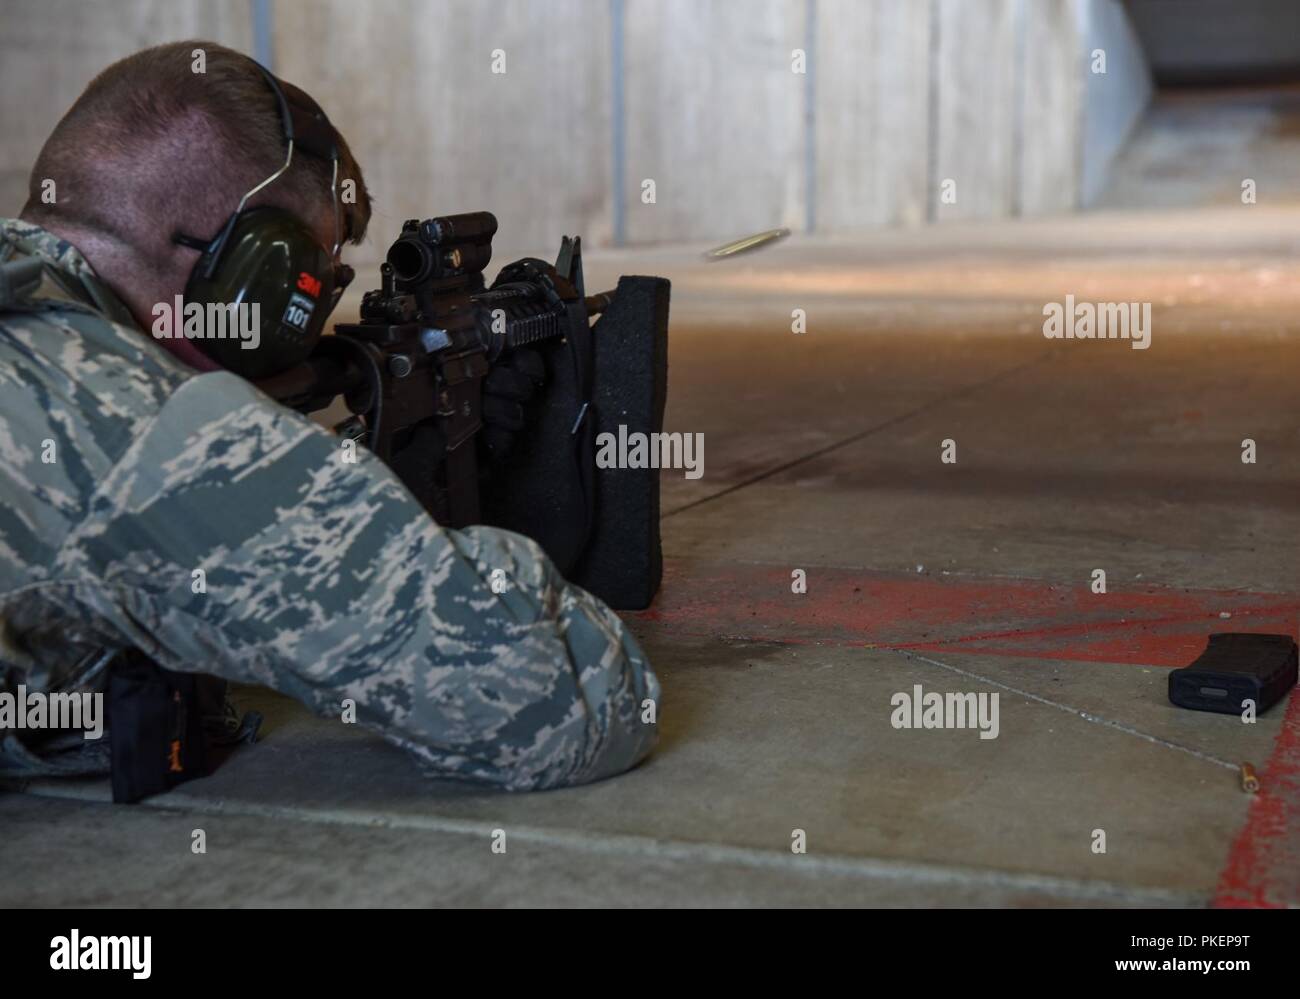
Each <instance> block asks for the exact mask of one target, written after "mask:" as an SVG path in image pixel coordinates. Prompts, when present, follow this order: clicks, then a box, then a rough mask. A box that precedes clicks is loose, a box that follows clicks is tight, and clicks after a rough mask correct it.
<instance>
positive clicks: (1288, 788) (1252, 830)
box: [1214, 688, 1300, 908]
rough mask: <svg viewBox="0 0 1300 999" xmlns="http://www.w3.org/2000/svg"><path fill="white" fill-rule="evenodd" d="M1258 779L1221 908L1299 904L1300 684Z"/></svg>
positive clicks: (1225, 874)
mask: <svg viewBox="0 0 1300 999" xmlns="http://www.w3.org/2000/svg"><path fill="white" fill-rule="evenodd" d="M1274 710H1276V709H1274ZM1259 782H1260V783H1259V793H1258V794H1255V795H1254V796H1253V797H1252V800H1251V802H1250V806H1249V807H1250V811H1249V813H1248V814H1247V817H1246V824H1245V826H1243V827H1242V830H1241V832H1240V833H1238V834H1237V839H1236V840H1235V841H1234V842H1233V844H1232V848H1231V849H1230V850H1229V851H1228V861H1227V863H1226V864H1225V865H1224V867H1223V870H1222V871H1221V872H1220V874H1219V885H1218V890H1217V891H1216V892H1215V898H1214V904H1215V905H1216V906H1223V907H1228V908H1246V907H1267V908H1285V907H1286V906H1288V905H1296V904H1300V688H1296V689H1293V690H1292V691H1291V695H1290V697H1289V698H1288V699H1287V704H1286V715H1285V717H1284V718H1283V719H1282V728H1281V731H1279V732H1278V734H1277V739H1276V740H1275V741H1274V743H1273V752H1272V754H1271V755H1270V756H1269V758H1268V763H1266V764H1265V765H1264V768H1263V770H1261V771H1260V773H1259Z"/></svg>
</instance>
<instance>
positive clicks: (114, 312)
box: [0, 218, 139, 329]
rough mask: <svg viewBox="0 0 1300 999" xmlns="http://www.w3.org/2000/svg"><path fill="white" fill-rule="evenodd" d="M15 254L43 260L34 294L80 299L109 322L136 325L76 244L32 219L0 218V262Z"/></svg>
mask: <svg viewBox="0 0 1300 999" xmlns="http://www.w3.org/2000/svg"><path fill="white" fill-rule="evenodd" d="M16 255H22V256H27V257H37V258H39V259H41V260H42V261H44V262H45V273H44V280H43V281H42V283H41V288H40V290H39V291H38V292H37V296H36V297H39V298H63V299H67V300H69V301H73V302H79V303H81V304H82V305H88V306H90V307H91V308H93V309H95V310H96V311H98V312H100V313H102V314H103V315H104V317H105V318H106V319H109V320H110V321H112V322H115V323H120V324H121V325H123V326H129V327H131V328H132V329H139V326H138V325H137V324H136V321H135V317H134V316H132V315H131V310H130V309H128V308H127V307H126V305H125V304H123V302H122V300H121V299H120V298H118V297H117V295H116V293H114V291H113V290H112V289H111V288H109V286H108V285H107V284H105V283H104V282H103V281H101V280H100V278H99V276H98V275H97V274H96V273H95V270H94V268H93V267H91V266H90V263H89V262H88V261H87V260H86V258H85V256H83V255H82V252H81V251H80V250H78V249H77V248H76V247H75V246H73V245H72V244H71V243H69V242H68V241H67V240H66V239H60V238H59V237H58V236H55V235H54V234H53V233H51V232H47V231H46V230H45V229H42V228H41V227H40V226H38V225H36V224H34V223H32V222H26V221H24V220H23V219H4V218H0V262H4V261H6V260H9V259H11V258H13V257H14V256H16Z"/></svg>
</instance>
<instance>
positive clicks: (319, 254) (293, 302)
mask: <svg viewBox="0 0 1300 999" xmlns="http://www.w3.org/2000/svg"><path fill="white" fill-rule="evenodd" d="M206 265H207V259H206V258H204V259H201V260H200V261H199V262H198V265H197V266H196V267H195V268H194V271H193V272H192V273H191V275H190V280H189V283H188V284H187V285H186V287H185V303H186V306H187V312H188V311H189V310H188V306H189V305H190V304H191V303H198V304H199V305H202V306H203V307H204V322H203V323H202V327H203V328H202V331H201V332H202V335H201V336H198V337H194V338H193V342H194V344H195V345H196V346H197V347H198V348H199V349H200V350H201V351H203V353H204V354H206V355H207V356H208V357H210V358H212V359H213V360H214V361H216V362H217V363H218V364H220V365H221V366H222V367H223V368H226V369H227V370H229V371H233V372H235V373H236V374H239V375H243V376H244V377H245V378H250V379H256V378H265V377H268V376H269V375H273V374H276V373H277V372H280V371H284V370H285V369H287V368H290V367H292V366H293V365H295V364H297V363H298V362H300V361H302V360H305V359H306V357H307V355H308V354H310V353H311V350H312V348H313V347H314V346H315V345H316V342H317V341H318V340H319V339H320V336H321V331H322V329H323V328H324V326H325V320H326V318H327V317H328V314H329V310H330V303H331V297H332V292H333V290H334V289H333V282H334V269H333V261H332V260H331V258H330V254H329V251H327V250H326V249H325V248H324V247H323V246H321V244H320V243H319V242H318V241H317V239H316V237H315V235H314V234H313V233H312V232H311V231H310V230H309V229H308V228H307V227H306V226H305V225H303V224H302V223H301V222H299V221H298V220H297V219H296V218H295V217H294V216H293V215H291V214H290V213H289V212H287V211H284V210H283V209H280V208H271V207H262V208H253V209H249V210H248V211H245V212H243V213H241V215H240V216H239V218H237V219H236V220H235V225H234V228H233V229H232V231H231V234H230V239H229V241H228V242H227V243H226V246H225V248H224V250H223V252H222V254H221V258H220V260H218V262H217V266H216V269H215V270H214V271H213V274H212V277H211V278H205V277H204V276H203V271H204V269H205V267H206ZM209 305H214V306H238V307H241V308H238V309H235V310H230V309H225V310H221V309H212V308H208V306H209ZM223 312H224V315H222V313H223ZM254 317H256V320H257V322H256V331H257V332H256V334H254V335H250V333H249V331H250V330H251V329H252V328H253V327H252V322H253V319H254ZM223 332H224V334H225V335H224V336H223V335H221V334H222V333H223ZM186 335H187V336H190V332H189V330H188V329H187V332H186Z"/></svg>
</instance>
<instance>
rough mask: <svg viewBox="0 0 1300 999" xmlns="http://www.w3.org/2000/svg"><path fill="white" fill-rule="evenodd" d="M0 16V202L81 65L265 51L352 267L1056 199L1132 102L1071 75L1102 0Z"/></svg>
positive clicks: (124, 6) (220, 2)
mask: <svg viewBox="0 0 1300 999" xmlns="http://www.w3.org/2000/svg"><path fill="white" fill-rule="evenodd" d="M6 2H7V6H6V10H5V17H4V19H3V22H0V53H3V61H2V63H0V101H3V105H0V112H2V117H3V121H2V124H3V127H4V129H5V134H6V142H5V144H4V147H3V154H2V159H0V211H7V212H12V211H16V210H17V208H18V207H19V206H20V205H21V202H22V197H23V194H24V192H25V188H26V173H27V169H28V167H29V165H30V163H31V162H32V160H33V158H34V157H35V154H36V151H37V149H38V148H39V146H40V142H41V140H42V139H43V137H44V136H45V134H46V133H47V132H48V131H49V129H50V128H51V127H52V126H53V124H54V123H55V121H57V119H58V117H59V115H60V114H61V113H62V112H63V110H64V109H65V108H66V107H67V105H68V104H70V103H71V101H72V100H73V99H74V98H75V96H76V95H77V93H78V92H79V91H80V89H81V88H82V87H83V86H84V84H85V83H86V82H87V81H88V80H89V79H90V77H91V76H92V75H93V74H94V73H95V72H97V71H98V70H99V69H100V68H102V66H103V65H105V64H106V63H108V62H109V61H111V60H112V59H114V58H117V57H119V56H121V55H124V54H126V53H128V52H131V51H133V50H135V49H137V48H140V47H143V46H144V45H147V44H151V43H155V42H159V41H163V40H168V39H174V38H181V37H185V36H191V35H199V36H206V37H210V38H213V39H215V40H217V41H221V42H225V43H227V44H231V45H234V46H235V47H238V48H241V49H243V50H245V51H250V52H251V51H262V52H267V53H269V54H270V56H271V58H272V59H273V62H274V68H275V69H276V71H277V72H278V73H280V74H281V75H282V76H284V77H285V78H287V79H290V80H292V81H294V82H295V83H298V84H299V85H301V86H303V87H305V88H306V89H307V90H308V91H310V92H311V93H312V94H313V95H314V96H315V97H316V98H317V99H318V100H319V101H320V102H321V104H322V105H324V107H325V108H326V109H327V111H328V112H329V113H330V115H331V117H332V118H333V119H334V121H335V122H336V123H337V124H338V125H339V127H340V128H341V129H342V130H343V132H344V133H345V134H346V135H347V136H348V138H349V141H350V143H351V144H352V146H353V148H354V150H355V151H356V152H357V153H358V156H359V158H360V159H361V161H362V165H363V167H364V169H365V171H366V175H367V179H368V182H369V185H370V187H371V190H372V192H373V194H374V196H375V199H376V218H375V223H374V225H373V227H372V232H373V233H374V236H373V239H372V245H371V246H370V247H369V248H368V250H367V252H366V253H364V254H363V255H362V260H363V261H366V260H368V259H369V258H372V257H375V256H377V255H378V253H379V252H380V251H381V249H382V245H384V244H386V242H387V240H388V239H389V238H391V234H392V233H394V232H395V231H396V228H397V226H398V225H399V224H400V222H401V221H402V220H403V219H404V218H407V217H413V216H423V215H428V214H432V213H442V212H451V211H462V210H471V209H477V208H490V209H491V210H492V211H494V212H496V213H497V215H498V217H499V218H500V220H501V236H500V237H499V239H498V246H499V247H500V248H501V251H502V253H505V252H507V251H511V252H513V251H516V250H518V251H525V250H526V251H529V252H533V253H545V254H550V253H551V252H552V251H553V249H554V247H553V245H552V244H554V243H556V242H557V240H558V237H559V235H560V234H561V233H564V232H571V233H573V232H576V233H582V234H583V235H584V237H585V238H586V239H587V240H588V241H589V242H591V243H594V244H597V245H607V244H609V243H611V242H613V241H614V240H615V239H616V237H617V236H619V235H621V236H622V237H623V239H624V240H625V241H626V242H628V243H633V244H639V243H652V242H661V241H679V240H722V239H726V238H730V237H734V236H738V235H743V234H745V233H748V232H751V231H754V230H757V229H764V228H768V227H771V226H777V225H785V226H789V227H791V228H795V229H801V228H808V227H810V226H811V227H815V228H816V229H817V230H818V231H825V232H836V231H845V230H853V229H856V228H864V227H871V226H879V225H900V224H901V225H914V224H919V223H922V222H925V221H927V220H931V221H943V220H946V219H967V218H996V217H1002V216H1007V215H1014V214H1021V213H1023V214H1041V213H1050V212H1060V211H1068V210H1071V209H1072V208H1074V207H1076V206H1077V205H1078V204H1079V203H1080V201H1081V199H1083V198H1085V197H1086V196H1087V194H1088V191H1089V190H1090V189H1091V188H1089V183H1090V179H1093V178H1095V177H1096V176H1100V175H1102V173H1104V165H1105V163H1106V162H1108V161H1109V160H1108V155H1107V156H1102V157H1101V158H1098V157H1097V156H1093V157H1092V159H1091V160H1089V163H1088V164H1085V162H1084V156H1085V152H1086V151H1088V150H1093V149H1100V150H1102V151H1103V152H1106V151H1107V150H1109V151H1111V152H1113V148H1117V146H1118V140H1115V133H1117V132H1118V133H1122V132H1125V131H1127V129H1128V127H1129V125H1131V122H1132V119H1133V117H1134V115H1135V113H1136V112H1135V111H1134V110H1133V107H1134V106H1135V105H1134V95H1133V93H1132V92H1130V91H1127V90H1124V89H1123V88H1122V87H1120V86H1117V85H1116V83H1117V77H1116V76H1114V75H1112V76H1111V77H1109V78H1107V79H1106V80H1105V81H1104V85H1103V86H1102V87H1101V88H1100V89H1097V88H1096V86H1095V84H1096V81H1095V80H1090V79H1085V75H1086V68H1087V67H1086V63H1085V60H1084V57H1085V44H1086V43H1087V42H1088V41H1089V40H1091V39H1093V37H1094V35H1095V34H1096V33H1097V32H1101V33H1102V34H1103V35H1105V37H1106V38H1107V39H1111V38H1114V37H1116V35H1115V32H1114V31H1113V30H1112V29H1113V27H1114V24H1115V23H1116V22H1115V18H1114V17H1113V16H1112V15H1113V14H1114V13H1115V12H1116V11H1119V8H1118V6H1117V5H1116V4H1115V3H1114V2H1113V0H493V2H490V3H485V2H483V0H366V2H364V3H361V2H357V0H126V2H119V3H113V4H97V3H90V2H87V0H6ZM259 9H260V10H262V11H264V12H269V14H270V17H269V23H270V31H269V34H267V35H265V36H263V35H261V34H259V32H258V31H257V30H256V29H255V27H254V22H255V16H254V15H255V12H256V11H257V10H259ZM1099 12H1100V13H1099ZM1122 17H1123V16H1122V11H1120V12H1119V23H1120V24H1122V23H1123V20H1122ZM796 50H801V51H802V52H803V53H804V57H805V60H806V68H807V71H806V72H804V73H800V72H796V71H795V69H796V67H795V65H794V54H795V52H796ZM498 51H500V52H503V53H504V59H505V67H504V68H505V72H503V73H502V72H494V53H496V52H498ZM1132 53H1136V55H1135V60H1136V62H1135V63H1134V65H1136V66H1138V67H1139V68H1141V63H1140V53H1137V50H1136V48H1134V47H1132V46H1130V54H1132ZM1121 62H1122V60H1120V59H1117V58H1116V55H1115V53H1112V56H1111V66H1112V67H1115V68H1119V67H1118V66H1117V63H1121ZM1124 65H1127V64H1124ZM495 68H496V69H500V68H501V67H500V65H499V62H498V64H497V65H496V66H495ZM1125 72H1127V71H1125ZM1112 73H1114V69H1112ZM1120 76H1121V77H1122V78H1123V80H1127V79H1128V76H1126V75H1125V74H1123V73H1122V74H1120ZM1123 80H1119V81H1118V82H1123ZM1136 106H1138V107H1140V104H1139V105H1136ZM1085 129H1088V130H1090V131H1088V132H1087V135H1086V136H1085ZM1121 138H1122V135H1121ZM1108 143H1109V145H1108ZM1089 155H1091V154H1089ZM1089 164H1091V166H1089ZM1097 164H1101V166H1100V167H1099V168H1098V167H1097ZM1098 170H1100V171H1101V173H1099V172H1098ZM646 180H653V181H654V184H655V198H654V202H653V203H647V202H646V201H645V200H644V199H643V197H642V194H643V183H644V181H646ZM945 180H951V181H953V182H954V185H955V193H956V201H955V202H954V203H951V204H949V203H946V201H945V200H944V199H943V197H942V194H943V190H944V188H943V182H944V181H945Z"/></svg>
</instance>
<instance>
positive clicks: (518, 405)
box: [482, 348, 546, 463]
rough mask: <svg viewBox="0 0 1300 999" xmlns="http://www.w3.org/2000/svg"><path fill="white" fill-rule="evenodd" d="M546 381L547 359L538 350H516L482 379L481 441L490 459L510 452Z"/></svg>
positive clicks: (492, 459) (502, 456) (493, 366)
mask: <svg viewBox="0 0 1300 999" xmlns="http://www.w3.org/2000/svg"><path fill="white" fill-rule="evenodd" d="M545 384H546V363H545V362H544V361H543V360H542V355H541V354H539V353H538V352H537V351H535V350H529V349H527V348H520V349H518V350H513V351H511V352H510V353H508V354H506V355H505V356H504V357H502V358H501V359H500V360H499V361H498V362H497V363H496V364H494V365H492V367H491V369H490V370H489V371H488V373H487V377H485V378H484V379H483V434H482V442H483V449H484V451H485V452H486V455H487V458H488V460H489V461H491V462H493V463H497V462H500V461H501V459H502V458H504V457H505V456H506V455H507V454H509V453H510V449H511V448H512V447H513V446H514V443H515V437H516V435H517V434H518V433H519V432H520V431H521V430H523V429H524V426H525V425H526V423H527V416H528V415H529V411H530V410H532V409H534V408H535V406H532V405H530V403H533V402H534V400H535V399H536V398H538V397H539V395H540V391H541V388H542V386H543V385H545Z"/></svg>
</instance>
